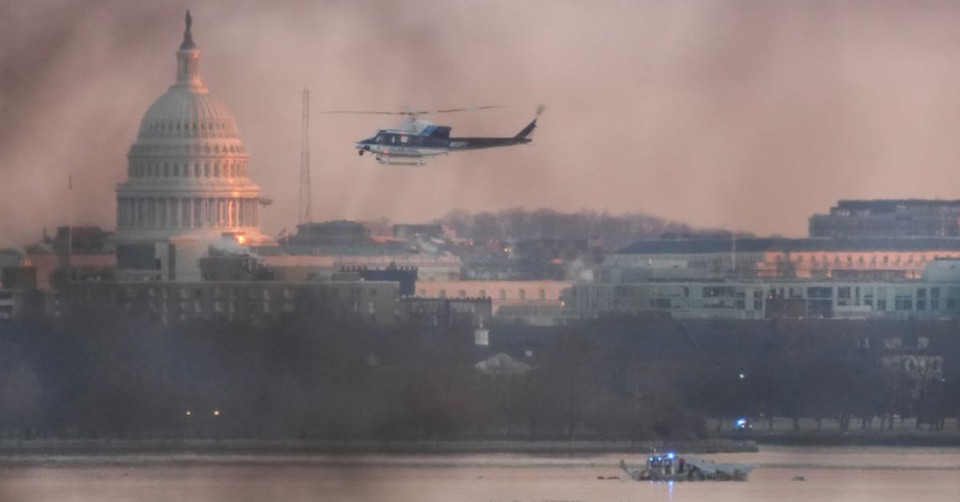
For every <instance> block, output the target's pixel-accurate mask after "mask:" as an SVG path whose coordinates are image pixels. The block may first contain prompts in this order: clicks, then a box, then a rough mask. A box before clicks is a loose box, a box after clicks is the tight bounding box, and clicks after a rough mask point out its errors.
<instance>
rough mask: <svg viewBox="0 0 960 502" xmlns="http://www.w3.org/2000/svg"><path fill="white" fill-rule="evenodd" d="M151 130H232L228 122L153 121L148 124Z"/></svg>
mask: <svg viewBox="0 0 960 502" xmlns="http://www.w3.org/2000/svg"><path fill="white" fill-rule="evenodd" d="M147 129H148V130H151V131H161V132H176V131H181V132H188V131H201V132H205V131H210V132H213V133H227V132H231V128H230V126H229V125H228V124H227V123H226V122H162V121H161V122H151V123H150V124H149V125H147ZM231 151H232V150H231Z"/></svg>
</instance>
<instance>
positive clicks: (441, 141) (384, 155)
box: [321, 105, 544, 166]
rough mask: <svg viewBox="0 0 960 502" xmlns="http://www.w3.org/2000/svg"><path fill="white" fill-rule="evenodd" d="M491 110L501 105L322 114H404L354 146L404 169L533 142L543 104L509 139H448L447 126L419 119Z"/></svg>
mask: <svg viewBox="0 0 960 502" xmlns="http://www.w3.org/2000/svg"><path fill="white" fill-rule="evenodd" d="M490 108H501V107H500V106H478V107H473V108H447V109H443V110H432V111H431V110H418V111H398V112H390V111H387V112H382V111H348V110H335V111H327V112H321V113H347V114H366V115H406V116H407V117H408V118H407V120H405V121H403V123H401V124H400V125H399V126H398V127H397V128H395V129H379V130H377V133H376V134H375V135H374V136H372V137H369V138H367V139H363V140H360V141H357V142H356V144H355V145H354V147H355V148H356V149H357V153H358V154H359V155H360V156H361V157H362V156H363V154H365V153H369V154H371V155H373V156H374V158H375V159H376V160H377V162H379V163H380V164H385V165H403V166H422V165H424V164H425V163H426V159H427V158H428V157H433V156H436V155H446V154H448V153H451V152H461V151H466V150H479V149H481V148H498V147H504V146H514V145H525V144H527V143H530V142H531V141H533V140H532V139H531V138H530V133H532V132H533V130H534V129H535V128H536V127H537V118H539V117H540V114H541V113H543V110H544V107H543V105H541V106H538V107H537V114H536V117H534V119H533V120H532V121H531V122H530V123H529V124H527V126H526V127H524V128H523V129H521V130H520V132H518V133H517V134H515V135H514V136H511V137H493V138H488V137H484V138H479V137H464V138H451V137H450V131H451V130H452V128H451V127H449V126H444V125H436V124H434V123H432V122H429V121H426V120H422V119H420V118H419V117H420V116H421V115H426V114H437V113H453V112H464V111H472V110H487V109H490Z"/></svg>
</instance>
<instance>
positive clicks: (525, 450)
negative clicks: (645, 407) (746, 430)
mask: <svg viewBox="0 0 960 502" xmlns="http://www.w3.org/2000/svg"><path fill="white" fill-rule="evenodd" d="M667 450H675V451H683V452H689V453H700V454H709V453H735V452H755V451H757V444H756V443H755V442H753V441H749V440H743V439H704V440H697V441H349V442H346V441H307V440H244V439H229V440H213V439H188V440H166V441H161V440H140V441H135V440H122V441H121V440H97V441H90V440H42V439H38V440H30V441H17V440H6V441H3V442H0V459H2V458H13V457H18V456H23V455H80V454H82V455H126V454H166V453H183V454H198V455H219V454H223V455H256V454H279V455H283V454H290V455H311V454H322V455H356V454H374V453H375V454H403V455H416V454H431V455H437V454H440V455H443V454H450V455H463V454H481V453H486V454H489V453H503V454H526V455H551V456H558V455H561V456H562V455H598V454H607V453H616V454H623V455H635V454H638V453H647V452H653V451H667Z"/></svg>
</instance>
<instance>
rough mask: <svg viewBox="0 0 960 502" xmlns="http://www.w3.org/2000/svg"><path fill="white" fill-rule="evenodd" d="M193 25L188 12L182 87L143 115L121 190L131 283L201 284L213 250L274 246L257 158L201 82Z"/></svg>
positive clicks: (123, 265) (120, 241) (124, 265)
mask: <svg viewBox="0 0 960 502" xmlns="http://www.w3.org/2000/svg"><path fill="white" fill-rule="evenodd" d="M190 25H191V18H190V14H189V12H188V13H187V17H186V30H185V31H184V34H183V42H182V43H181V44H180V48H179V50H177V52H176V57H177V74H176V81H175V82H174V84H173V85H171V86H170V88H169V89H168V90H167V92H166V93H165V94H163V95H162V96H160V97H159V98H158V99H157V100H156V101H155V102H154V103H153V104H152V105H151V106H150V108H149V109H148V110H147V112H146V114H145V115H144V116H143V120H142V121H141V122H140V130H139V133H138V135H137V139H136V141H135V142H134V144H133V146H132V147H131V148H130V153H129V154H128V167H127V179H126V181H124V182H122V183H120V184H118V185H117V189H116V191H117V233H116V239H115V240H116V243H117V261H118V263H117V265H118V272H119V275H120V276H121V277H123V278H125V279H127V280H133V279H160V280H182V279H186V280H191V279H196V277H191V276H192V275H197V274H198V273H199V271H198V270H197V269H196V266H195V265H192V264H193V263H195V262H196V260H197V259H199V257H200V256H202V255H204V254H206V250H207V249H208V248H209V247H210V245H211V244H213V245H216V244H217V243H224V242H226V243H229V244H235V245H238V244H261V243H264V242H265V241H266V240H267V238H266V237H265V236H264V235H263V234H262V233H261V232H260V229H259V210H260V207H261V202H262V201H263V199H262V197H261V190H260V187H259V185H257V184H256V183H255V182H254V181H253V180H251V179H250V167H249V160H250V157H249V155H248V154H247V151H246V149H245V148H244V146H243V143H242V142H241V141H240V137H239V134H238V129H237V124H236V120H235V119H234V117H233V114H232V113H231V112H230V110H229V109H228V108H227V107H226V106H225V105H224V104H223V103H222V102H221V101H220V100H218V99H216V98H215V97H213V96H212V95H211V94H210V92H209V90H208V89H207V86H206V85H204V83H203V80H201V78H200V71H199V63H200V50H199V49H198V48H197V46H196V44H195V43H194V41H193V35H192V33H191V31H190ZM178 256H179V258H178ZM178 263H179V265H180V266H179V269H177V267H176V265H177V264H178Z"/></svg>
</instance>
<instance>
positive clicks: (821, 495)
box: [0, 447, 960, 502]
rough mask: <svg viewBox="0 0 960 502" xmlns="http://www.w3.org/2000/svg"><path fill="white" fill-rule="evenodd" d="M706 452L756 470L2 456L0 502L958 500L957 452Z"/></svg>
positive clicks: (487, 459) (480, 460) (498, 458)
mask: <svg viewBox="0 0 960 502" xmlns="http://www.w3.org/2000/svg"><path fill="white" fill-rule="evenodd" d="M704 457H706V458H710V459H713V460H717V461H725V462H744V463H750V464H753V465H755V469H754V471H753V473H752V474H751V475H750V479H749V480H748V481H746V482H687V483H651V482H637V481H633V480H631V479H629V478H625V476H624V475H623V473H622V472H620V471H619V469H618V468H617V463H618V462H619V460H620V458H621V456H620V455H599V456H577V457H565V456H526V455H503V454H484V455H391V456H378V455H361V456H351V457H344V456H320V455H312V456H297V455H256V456H252V455H251V456H245V455H229V456H219V455H185V454H184V455H175V454H163V455H116V456H77V455H71V456H50V455H44V456H31V455H22V456H18V457H6V458H3V459H0V502H18V501H57V502H64V501H133V500H135V501H144V502H152V501H170V500H178V501H201V502H208V501H209V502H212V501H226V500H231V501H232V500H237V501H268V502H280V501H283V502H286V501H307V500H322V501H325V502H336V501H344V502H346V501H365V502H433V501H437V502H440V501H443V502H451V501H456V502H608V501H609V502H634V501H636V502H640V501H671V500H676V501H682V502H694V501H711V502H747V501H777V502H792V501H798V502H799V501H851V502H879V501H887V500H889V501H898V502H905V501H919V502H922V501H954V500H960V449H958V448H943V449H937V448H912V449H905V448H796V447H782V448H762V449H761V451H760V452H759V453H736V454H721V455H704ZM628 460H632V461H633V463H635V464H638V463H639V462H641V458H640V457H639V456H637V457H635V458H632V459H628ZM617 476H619V479H609V478H611V477H617ZM797 476H802V477H803V478H804V479H805V481H795V480H793V478H795V477H797ZM601 478H603V479H601Z"/></svg>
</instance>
